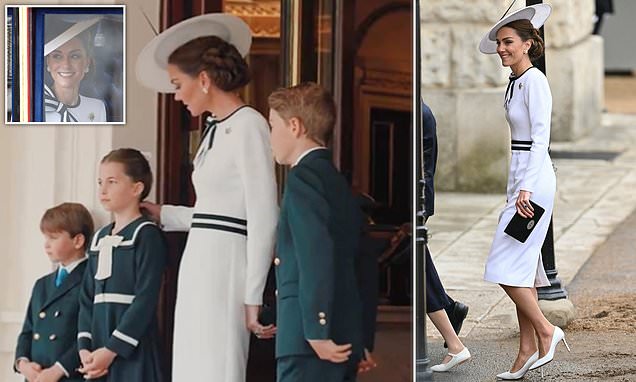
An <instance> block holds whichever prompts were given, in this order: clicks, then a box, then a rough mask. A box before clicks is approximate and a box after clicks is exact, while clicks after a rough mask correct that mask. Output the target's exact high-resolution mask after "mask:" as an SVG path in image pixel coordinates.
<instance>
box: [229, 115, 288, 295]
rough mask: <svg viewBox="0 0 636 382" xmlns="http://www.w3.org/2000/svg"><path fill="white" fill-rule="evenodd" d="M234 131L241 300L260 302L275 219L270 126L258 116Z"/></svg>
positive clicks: (267, 269)
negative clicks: (243, 237) (243, 230)
mask: <svg viewBox="0 0 636 382" xmlns="http://www.w3.org/2000/svg"><path fill="white" fill-rule="evenodd" d="M234 131H235V132H236V133H237V137H236V138H238V139H239V140H240V142H239V145H238V150H239V152H238V153H237V167H238V171H239V174H240V177H241V180H242V183H243V189H244V190H245V191H244V193H245V211H246V218H247V272H246V278H245V297H244V302H245V304H247V305H260V304H262V300H263V289H264V288H265V282H266V280H267V273H268V271H269V268H270V266H271V263H272V257H273V250H274V239H275V235H276V223H277V220H278V204H277V196H276V176H275V174H274V158H273V155H272V150H271V148H270V144H269V127H268V125H267V122H266V121H265V119H263V118H262V117H261V116H258V118H254V119H253V123H251V124H250V125H243V126H240V128H239V127H236V128H235V129H234Z"/></svg>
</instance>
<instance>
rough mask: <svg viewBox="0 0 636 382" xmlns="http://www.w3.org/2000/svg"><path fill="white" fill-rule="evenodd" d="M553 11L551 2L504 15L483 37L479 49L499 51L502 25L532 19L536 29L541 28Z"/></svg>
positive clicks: (492, 51) (491, 51) (491, 52)
mask: <svg viewBox="0 0 636 382" xmlns="http://www.w3.org/2000/svg"><path fill="white" fill-rule="evenodd" d="M551 12H552V7H551V6H550V5H549V4H536V5H531V6H529V7H525V8H522V9H519V10H518V11H515V12H513V13H511V14H509V15H508V16H506V17H503V18H502V19H501V20H499V21H498V22H497V24H495V25H494V26H493V27H492V28H490V30H489V31H488V33H486V35H485V36H484V38H482V39H481V42H480V43H479V51H480V52H482V53H486V54H494V53H497V32H498V31H499V29H500V28H501V27H502V26H504V25H506V24H508V23H510V22H512V21H517V20H530V22H531V23H532V25H533V26H534V27H535V28H536V29H539V28H541V26H542V25H543V24H544V23H545V21H546V20H547V19H548V17H549V16H550V13H551Z"/></svg>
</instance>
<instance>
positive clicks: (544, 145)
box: [520, 73, 552, 192]
mask: <svg viewBox="0 0 636 382" xmlns="http://www.w3.org/2000/svg"><path fill="white" fill-rule="evenodd" d="M533 74H534V73H533ZM524 102H525V104H526V106H527V108H528V114H529V119H530V136H531V137H532V146H531V148H530V158H529V160H528V166H527V167H526V171H525V175H524V177H523V179H522V181H521V184H520V189H521V190H524V191H530V192H533V191H534V190H535V185H536V183H537V180H538V178H539V173H540V171H541V169H542V168H543V162H544V161H545V160H546V158H547V154H548V146H549V144H550V121H551V115H552V94H551V93H550V86H549V85H548V80H547V79H546V78H545V76H544V75H543V74H541V73H538V74H535V76H534V77H533V78H532V81H528V83H527V85H526V89H525V94H524Z"/></svg>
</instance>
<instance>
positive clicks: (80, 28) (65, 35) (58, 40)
mask: <svg viewBox="0 0 636 382" xmlns="http://www.w3.org/2000/svg"><path fill="white" fill-rule="evenodd" d="M101 19H102V18H101V17H99V16H98V17H93V18H91V19H89V20H83V21H79V22H77V23H75V24H72V25H71V26H70V27H69V28H68V29H66V30H64V31H63V32H61V33H60V34H58V35H57V36H55V37H54V38H52V39H51V40H50V41H48V42H47V43H46V44H44V56H48V55H49V53H51V52H52V51H54V50H55V49H57V48H59V47H60V46H62V45H64V44H66V43H67V42H69V41H70V40H72V39H73V38H75V37H76V36H78V35H79V34H80V33H82V32H84V31H85V30H87V29H88V28H90V27H92V26H93V25H95V24H96V23H97V22H98V21H99V20H101Z"/></svg>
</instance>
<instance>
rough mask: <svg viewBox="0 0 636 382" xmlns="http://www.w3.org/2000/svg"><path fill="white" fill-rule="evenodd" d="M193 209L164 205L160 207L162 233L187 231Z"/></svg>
mask: <svg viewBox="0 0 636 382" xmlns="http://www.w3.org/2000/svg"><path fill="white" fill-rule="evenodd" d="M193 211H194V208H192V207H185V206H173V205H170V204H164V205H163V206H161V225H162V226H163V230H164V231H182V232H185V231H189V230H190V224H191V223H192V214H193Z"/></svg>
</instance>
